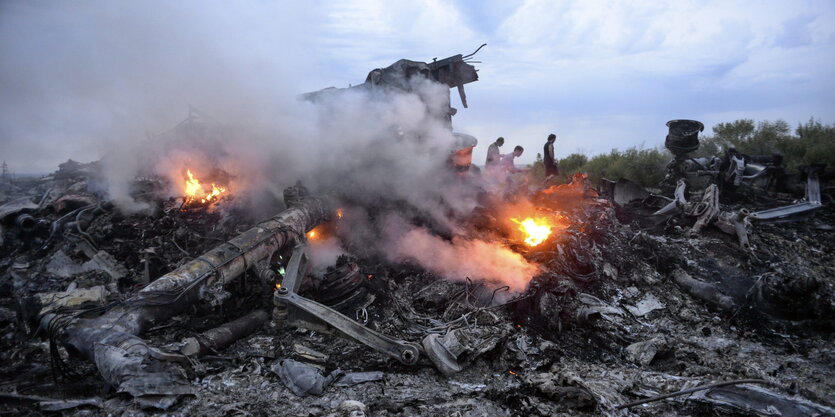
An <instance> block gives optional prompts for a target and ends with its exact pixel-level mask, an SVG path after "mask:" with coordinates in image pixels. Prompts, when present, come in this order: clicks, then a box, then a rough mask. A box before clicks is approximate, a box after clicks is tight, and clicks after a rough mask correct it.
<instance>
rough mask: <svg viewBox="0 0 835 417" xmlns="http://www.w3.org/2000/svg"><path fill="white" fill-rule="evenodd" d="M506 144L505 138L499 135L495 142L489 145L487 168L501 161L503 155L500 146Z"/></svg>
mask: <svg viewBox="0 0 835 417" xmlns="http://www.w3.org/2000/svg"><path fill="white" fill-rule="evenodd" d="M502 145H504V138H503V137H501V136H499V138H498V139H496V141H495V142H493V143H491V144H490V146H488V147H487V162H485V163H484V167H485V168H490V167H492V166H494V165H496V164H498V163H499V159H500V157H501V155H499V147H501V146H502Z"/></svg>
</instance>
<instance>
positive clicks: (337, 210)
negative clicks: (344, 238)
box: [336, 208, 345, 219]
mask: <svg viewBox="0 0 835 417" xmlns="http://www.w3.org/2000/svg"><path fill="white" fill-rule="evenodd" d="M344 215H345V211H344V210H342V209H341V208H338V209H336V218H337V219H341V218H342V216H344Z"/></svg>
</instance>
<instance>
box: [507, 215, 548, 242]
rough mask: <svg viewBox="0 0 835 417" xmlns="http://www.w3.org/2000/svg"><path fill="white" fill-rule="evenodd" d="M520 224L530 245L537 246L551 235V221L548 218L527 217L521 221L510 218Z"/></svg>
mask: <svg viewBox="0 0 835 417" xmlns="http://www.w3.org/2000/svg"><path fill="white" fill-rule="evenodd" d="M510 220H511V221H513V222H514V223H517V224H518V225H519V230H520V231H521V232H522V233H524V234H525V243H526V244H528V246H536V245H538V244H540V243H542V242H544V241H545V240H546V239H548V236H551V228H552V227H553V226H552V225H551V222H549V221H548V219H546V218H542V217H540V218H533V217H527V218H525V220H522V221H521V222H520V221H519V220H517V219H510Z"/></svg>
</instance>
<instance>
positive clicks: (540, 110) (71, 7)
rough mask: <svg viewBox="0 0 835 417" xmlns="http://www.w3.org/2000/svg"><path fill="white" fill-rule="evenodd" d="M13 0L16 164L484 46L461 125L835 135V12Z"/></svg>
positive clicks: (759, 6)
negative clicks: (784, 129) (193, 114)
mask: <svg viewBox="0 0 835 417" xmlns="http://www.w3.org/2000/svg"><path fill="white" fill-rule="evenodd" d="M301 3H302V2H286V3H285V4H282V3H280V2H271V3H268V2H241V3H235V4H234V5H233V3H230V2H220V1H207V2H196V1H194V2H191V1H181V2H162V1H132V2H107V1H74V2H64V3H61V2H40V1H27V2H23V1H4V2H2V3H0V57H2V59H0V159H4V160H6V161H7V162H8V164H9V165H10V167H11V168H12V170H14V171H15V172H19V173H27V172H49V171H52V170H54V169H55V168H56V167H57V164H58V163H60V162H62V161H64V160H66V159H67V158H73V159H76V160H83V161H89V160H93V159H97V158H99V157H101V156H102V154H103V153H104V152H107V151H108V150H109V149H112V148H113V147H119V146H120V145H121V144H124V143H126V141H127V142H135V141H138V140H141V139H142V138H144V137H145V133H146V132H160V131H163V130H166V129H167V128H169V127H171V126H172V125H173V124H175V123H177V122H179V121H180V120H182V119H183V118H184V117H185V115H186V112H187V106H188V105H193V106H195V107H197V108H200V109H203V110H204V111H206V112H207V113H210V114H212V115H213V116H214V117H215V118H217V119H219V120H221V121H225V122H232V123H258V121H259V120H263V119H269V118H271V117H272V115H274V114H276V113H279V112H281V111H282V107H283V106H286V105H287V103H290V102H291V100H290V99H289V98H292V97H294V96H295V95H297V94H299V93H302V92H306V91H311V90H317V89H320V88H323V87H328V86H337V87H343V86H347V85H348V84H357V83H361V82H362V81H364V79H365V76H366V74H367V73H368V71H370V70H371V69H373V68H377V67H382V66H387V65H389V64H391V63H392V62H394V61H396V60H397V59H400V58H409V59H413V60H421V61H429V60H431V59H432V58H434V57H437V58H443V57H446V56H450V55H453V54H457V53H464V54H467V53H469V52H472V50H474V49H475V48H476V47H477V46H478V45H480V44H481V43H484V42H486V43H488V46H487V47H485V48H484V49H483V50H482V51H481V52H479V54H478V55H477V59H478V60H481V61H483V63H481V64H477V65H476V66H477V68H479V70H480V71H479V75H480V78H481V79H480V81H478V82H476V83H473V84H469V85H467V95H468V99H469V104H470V108H469V109H463V108H461V106H460V103H458V99H457V98H456V97H457V94H455V92H454V91H453V94H452V95H453V105H455V106H456V107H458V108H459V113H458V115H457V116H456V119H455V120H454V125H455V128H456V130H458V131H462V132H465V133H470V134H473V135H475V136H476V137H478V138H479V140H480V143H481V145H482V146H479V147H478V148H477V151H476V153H475V158H476V159H477V161H478V162H481V160H482V159H483V158H484V153H485V149H486V145H487V144H488V143H489V142H491V141H492V140H493V139H494V138H495V137H496V136H499V135H501V136H504V137H505V138H507V142H508V145H516V144H521V145H523V146H525V147H526V148H527V149H529V152H528V153H527V154H526V155H525V158H523V161H526V162H527V161H530V160H532V159H533V157H534V156H535V154H536V152H537V151H539V150H540V149H541V143H542V142H543V140H544V138H545V136H547V134H548V133H549V132H555V133H556V134H557V136H558V143H557V154H558V155H560V156H564V155H567V154H569V153H571V152H578V151H579V152H584V153H588V154H596V153H600V152H607V151H609V150H610V149H612V148H621V149H623V148H626V147H629V146H636V145H642V144H643V145H644V146H646V147H652V146H657V145H659V144H661V143H662V142H663V138H664V135H665V133H666V128H665V126H664V123H665V122H666V121H667V120H669V119H676V118H692V119H698V120H701V121H703V122H704V123H705V125H706V126H708V129H709V128H710V126H712V125H713V124H715V123H718V122H722V121H731V120H734V119H738V118H752V119H756V120H764V119H777V118H782V119H785V120H787V121H789V122H790V123H792V124H795V125H796V124H797V123H798V122H805V121H806V120H808V119H809V118H810V117H815V118H819V119H821V120H822V121H823V122H825V123H832V122H835V106H833V104H835V79H834V78H833V75H835V48H833V46H835V2H832V1H831V0H828V1H827V0H824V1H748V2H741V1H727V0H725V1H687V0H680V1H671V2H659V1H631V2H623V1H594V0H577V1H545V0H542V1H539V0H531V1H508V0H496V1H453V2H441V1H432V0H415V1H410V2H392V1H385V0H366V1H328V2H324V1H322V2H314V3H311V4H309V5H304V6H300V4H301Z"/></svg>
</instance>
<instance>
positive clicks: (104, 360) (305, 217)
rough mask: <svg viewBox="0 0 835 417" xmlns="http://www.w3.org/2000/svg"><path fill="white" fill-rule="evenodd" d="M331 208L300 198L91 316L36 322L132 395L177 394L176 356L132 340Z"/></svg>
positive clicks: (183, 388) (182, 385)
mask: <svg viewBox="0 0 835 417" xmlns="http://www.w3.org/2000/svg"><path fill="white" fill-rule="evenodd" d="M335 208H336V206H335V204H334V203H333V201H332V200H331V199H329V198H324V197H311V196H306V197H303V198H300V199H299V200H298V201H296V202H295V204H293V205H292V206H291V207H290V208H288V209H287V210H285V211H283V212H281V213H279V214H278V215H277V216H275V217H273V218H272V219H269V220H266V221H264V222H261V223H259V224H258V225H256V226H255V227H253V228H251V229H249V230H247V231H246V232H244V233H242V234H240V235H238V236H237V237H235V238H233V239H231V240H229V241H228V242H226V243H223V244H221V245H219V246H217V247H215V248H214V249H212V250H210V251H209V252H207V253H205V254H203V255H202V256H199V257H197V258H196V259H194V260H192V261H190V262H188V263H186V264H185V265H183V266H181V267H180V268H178V269H176V270H175V271H172V272H170V273H168V274H166V275H164V276H162V277H160V278H159V279H157V280H156V281H154V282H152V283H150V284H149V285H148V286H146V287H145V288H144V289H142V290H141V291H140V292H139V293H137V294H136V295H135V296H134V297H132V298H130V299H129V300H127V301H126V302H124V303H123V304H121V305H119V306H116V307H114V308H113V309H111V310H109V311H108V312H106V313H105V314H104V315H102V316H100V317H97V318H93V319H74V318H71V317H62V316H59V315H55V314H48V315H46V316H44V317H43V319H42V320H41V327H42V328H44V329H47V330H48V332H49V334H50V335H51V337H54V338H55V339H57V340H60V341H62V342H63V344H64V345H65V346H67V347H68V348H69V349H71V350H72V351H73V352H76V353H78V354H81V355H82V356H84V357H86V358H87V359H88V360H90V361H92V362H93V363H95V364H96V366H97V368H98V369H99V371H100V373H101V375H102V377H103V378H104V379H105V380H106V381H108V382H109V383H110V384H112V385H113V386H115V387H117V389H118V390H119V391H122V392H128V393H129V394H131V395H132V396H134V397H139V396H145V395H164V396H172V395H173V396H176V395H181V394H187V393H190V392H191V388H190V384H189V383H188V381H187V380H185V379H183V378H182V377H181V376H180V373H178V372H177V371H176V370H177V369H179V368H177V367H176V366H171V364H170V363H168V362H166V361H171V360H182V359H178V358H177V356H176V355H170V354H165V353H162V352H160V351H158V350H156V349H153V348H151V347H149V346H148V345H147V344H146V343H145V342H144V341H143V340H142V339H140V338H139V337H137V336H138V335H141V334H142V333H144V332H145V331H147V330H148V329H150V328H151V327H153V326H156V325H159V324H161V323H163V322H164V321H165V320H167V319H169V318H170V317H172V316H174V315H177V314H180V313H182V312H184V311H185V310H186V309H187V308H188V307H189V306H190V305H192V304H194V303H196V302H198V301H200V300H202V299H205V297H206V295H207V290H209V289H210V288H211V287H213V286H217V285H223V284H226V283H228V282H229V281H231V280H232V279H234V278H235V277H237V276H239V275H240V274H242V273H243V272H244V271H246V270H247V269H248V268H250V267H251V266H253V265H255V264H256V263H258V262H260V261H261V260H263V259H265V258H268V257H270V256H272V254H273V253H275V252H276V251H278V250H281V249H282V248H285V247H287V246H288V245H292V244H294V243H295V242H297V241H298V240H299V239H300V237H301V236H303V235H304V233H305V232H306V231H308V230H310V229H312V228H313V227H315V226H316V225H318V224H319V223H322V222H324V221H326V220H327V219H329V217H330V215H331V213H333V210H334V209H335Z"/></svg>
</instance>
